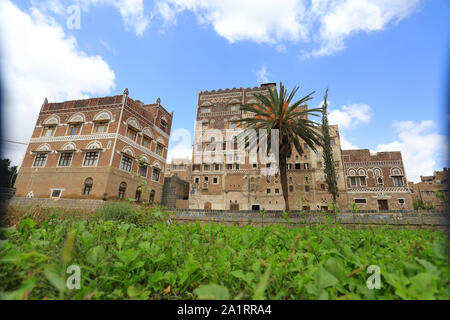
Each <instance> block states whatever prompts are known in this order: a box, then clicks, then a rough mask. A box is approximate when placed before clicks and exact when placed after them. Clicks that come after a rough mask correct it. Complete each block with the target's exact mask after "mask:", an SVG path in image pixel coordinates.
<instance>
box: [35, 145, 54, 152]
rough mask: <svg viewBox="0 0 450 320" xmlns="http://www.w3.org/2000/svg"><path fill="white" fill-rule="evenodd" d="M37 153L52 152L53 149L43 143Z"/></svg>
mask: <svg viewBox="0 0 450 320" xmlns="http://www.w3.org/2000/svg"><path fill="white" fill-rule="evenodd" d="M37 151H52V148H51V147H50V145H49V144H48V143H43V144H41V145H40V146H39V147H38V148H37Z"/></svg>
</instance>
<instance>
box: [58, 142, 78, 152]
mask: <svg viewBox="0 0 450 320" xmlns="http://www.w3.org/2000/svg"><path fill="white" fill-rule="evenodd" d="M61 150H65V151H69V150H70V151H74V150H77V146H76V145H75V143H73V142H67V143H65V144H64V145H63V146H62V148H61Z"/></svg>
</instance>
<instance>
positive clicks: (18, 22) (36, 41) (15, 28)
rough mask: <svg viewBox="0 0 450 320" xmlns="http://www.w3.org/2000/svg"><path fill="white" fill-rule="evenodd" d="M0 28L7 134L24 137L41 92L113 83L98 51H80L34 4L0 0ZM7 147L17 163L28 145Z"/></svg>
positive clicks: (81, 94)
mask: <svg viewBox="0 0 450 320" xmlns="http://www.w3.org/2000/svg"><path fill="white" fill-rule="evenodd" d="M0 30H1V31H0V33H1V34H0V41H1V43H0V45H1V46H0V47H1V48H2V52H1V58H2V61H1V62H2V71H3V72H2V77H3V80H4V81H3V83H4V84H5V88H4V89H5V100H4V114H3V116H4V119H3V120H4V133H5V138H6V139H9V140H13V141H21V142H28V140H29V138H30V136H31V133H32V131H33V128H34V125H35V123H36V119H37V117H38V114H39V111H40V108H41V105H42V102H43V101H44V98H45V97H48V99H49V101H62V100H67V99H79V98H86V97H88V95H89V94H96V95H97V94H108V93H110V91H111V89H112V88H113V87H114V78H115V75H114V72H113V71H112V70H111V68H110V67H109V65H108V64H107V63H106V62H105V61H104V60H103V59H102V58H101V57H100V56H98V55H95V56H89V55H87V54H86V53H84V52H82V51H81V50H80V49H79V48H78V46H77V41H76V39H75V38H73V37H68V36H67V35H66V34H65V33H64V30H63V28H62V27H61V26H60V25H58V24H57V23H56V22H55V21H54V20H53V19H51V18H49V17H47V16H44V15H43V14H42V13H41V12H40V11H39V10H38V9H36V8H33V9H32V10H31V14H27V13H25V12H23V11H21V10H20V9H19V8H17V7H16V6H15V5H14V4H12V3H11V2H10V1H8V0H0ZM31 53H32V54H31ZM5 149H6V150H5V151H6V156H7V157H10V158H11V160H12V162H13V163H14V164H19V165H20V164H21V161H22V157H23V154H24V152H25V149H26V146H23V147H22V146H20V145H12V144H6V145H5Z"/></svg>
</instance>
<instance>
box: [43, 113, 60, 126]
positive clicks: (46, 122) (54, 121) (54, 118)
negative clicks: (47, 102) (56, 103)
mask: <svg viewBox="0 0 450 320" xmlns="http://www.w3.org/2000/svg"><path fill="white" fill-rule="evenodd" d="M60 122H61V121H60V118H59V116H57V115H56V114H52V115H51V116H50V117H48V118H46V119H45V120H44V121H43V122H42V124H43V125H45V126H48V125H58V124H59V123H60Z"/></svg>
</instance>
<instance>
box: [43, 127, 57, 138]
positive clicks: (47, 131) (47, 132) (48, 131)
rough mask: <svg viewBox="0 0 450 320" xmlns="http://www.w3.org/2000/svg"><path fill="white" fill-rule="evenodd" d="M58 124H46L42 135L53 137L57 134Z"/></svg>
mask: <svg viewBox="0 0 450 320" xmlns="http://www.w3.org/2000/svg"><path fill="white" fill-rule="evenodd" d="M55 131H56V126H45V127H44V128H43V129H42V134H41V136H42V137H52V136H53V135H54V134H55Z"/></svg>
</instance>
